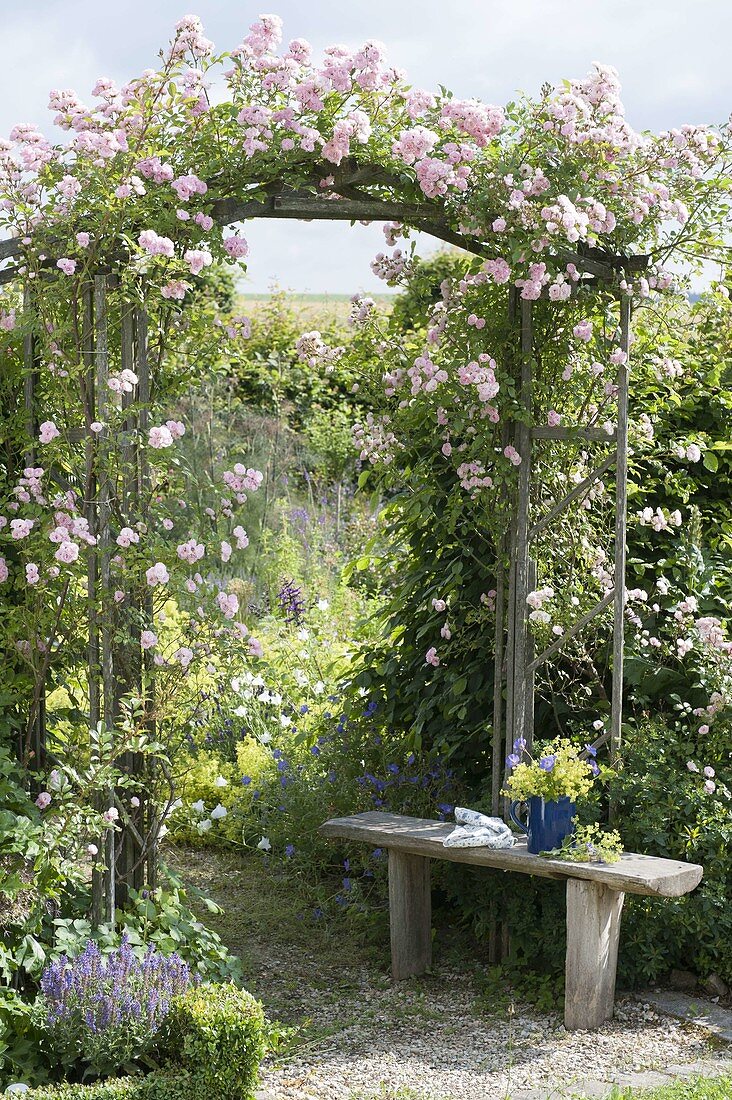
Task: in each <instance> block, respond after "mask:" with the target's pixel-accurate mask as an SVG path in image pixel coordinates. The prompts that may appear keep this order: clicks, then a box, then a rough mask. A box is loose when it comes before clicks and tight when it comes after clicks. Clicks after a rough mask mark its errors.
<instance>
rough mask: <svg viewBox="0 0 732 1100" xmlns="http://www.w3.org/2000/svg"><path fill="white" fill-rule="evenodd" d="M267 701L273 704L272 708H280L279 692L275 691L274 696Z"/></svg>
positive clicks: (280, 697) (280, 698)
mask: <svg viewBox="0 0 732 1100" xmlns="http://www.w3.org/2000/svg"><path fill="white" fill-rule="evenodd" d="M269 701H270V703H273V704H274V706H276V707H279V706H281V705H282V696H281V695H280V693H279V691H275V692H274V694H272V695H270V697H269Z"/></svg>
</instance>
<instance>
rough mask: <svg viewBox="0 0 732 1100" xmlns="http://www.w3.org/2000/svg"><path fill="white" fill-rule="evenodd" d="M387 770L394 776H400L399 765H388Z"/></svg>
mask: <svg viewBox="0 0 732 1100" xmlns="http://www.w3.org/2000/svg"><path fill="white" fill-rule="evenodd" d="M386 770H387V771H390V772H391V774H392V775H399V765H398V764H387V768H386Z"/></svg>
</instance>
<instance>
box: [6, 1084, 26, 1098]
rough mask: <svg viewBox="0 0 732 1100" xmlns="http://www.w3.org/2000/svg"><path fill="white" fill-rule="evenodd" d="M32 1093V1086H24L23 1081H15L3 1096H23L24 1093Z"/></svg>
mask: <svg viewBox="0 0 732 1100" xmlns="http://www.w3.org/2000/svg"><path fill="white" fill-rule="evenodd" d="M29 1091H30V1085H24V1084H23V1082H22V1081H15V1082H14V1083H13V1084H12V1085H8V1087H7V1088H6V1090H5V1092H4V1093H3V1096H21V1095H22V1094H23V1093H24V1092H29Z"/></svg>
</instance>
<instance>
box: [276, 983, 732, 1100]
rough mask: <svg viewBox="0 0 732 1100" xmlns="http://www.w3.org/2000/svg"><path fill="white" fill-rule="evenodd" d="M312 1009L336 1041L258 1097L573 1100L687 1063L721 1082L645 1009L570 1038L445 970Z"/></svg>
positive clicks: (631, 1007) (686, 1031)
mask: <svg viewBox="0 0 732 1100" xmlns="http://www.w3.org/2000/svg"><path fill="white" fill-rule="evenodd" d="M425 986H427V987H425ZM309 1009H310V1012H312V1013H313V1015H314V1016H315V1018H316V1019H317V1022H318V1027H319V1029H321V1030H322V1031H325V1032H328V1031H330V1034H325V1035H324V1036H323V1037H322V1038H321V1039H319V1040H318V1041H316V1042H313V1043H312V1044H311V1045H309V1046H307V1047H305V1048H300V1049H299V1050H296V1051H295V1052H294V1054H293V1055H292V1056H291V1057H290V1058H288V1059H286V1060H284V1061H281V1062H280V1063H279V1064H275V1065H271V1066H267V1067H265V1070H264V1073H263V1077H262V1090H261V1095H262V1096H263V1097H266V1098H270V1097H271V1098H273V1100H274V1098H276V1100H356V1098H357V1097H358V1098H359V1100H361V1098H362V1097H363V1098H364V1100H365V1098H367V1097H391V1096H399V1097H400V1100H401V1096H402V1095H403V1096H404V1100H407V1098H409V1100H412V1098H414V1100H417V1098H419V1100H489V1098H490V1100H493V1098H496V1100H498V1098H501V1097H504V1096H507V1095H510V1096H513V1095H515V1094H516V1093H518V1094H519V1095H520V1094H521V1093H522V1092H524V1090H531V1092H532V1093H534V1092H535V1093H536V1094H537V1096H544V1095H546V1094H547V1093H553V1094H554V1095H557V1096H558V1095H560V1094H562V1093H564V1094H565V1095H566V1094H567V1092H576V1091H577V1090H580V1089H582V1085H583V1083H584V1082H586V1081H587V1079H588V1078H591V1079H593V1081H595V1082H600V1081H606V1082H612V1081H615V1080H620V1081H624V1080H625V1078H626V1077H627V1078H628V1080H630V1081H632V1080H633V1077H632V1075H634V1074H639V1073H640V1072H641V1071H647V1070H665V1069H666V1067H668V1066H671V1065H674V1064H677V1065H680V1064H685V1063H689V1062H695V1063H702V1066H701V1067H700V1069H701V1068H703V1066H704V1064H705V1063H706V1062H707V1061H708V1062H709V1070H710V1073H711V1072H713V1071H714V1070H716V1071H717V1072H718V1071H719V1067H718V1064H717V1063H718V1061H719V1056H718V1057H717V1058H716V1059H714V1063H715V1064H714V1065H713V1064H712V1058H711V1057H710V1048H709V1042H708V1039H707V1037H706V1036H704V1035H703V1034H702V1033H701V1032H699V1031H698V1030H697V1029H695V1028H689V1027H688V1026H684V1025H683V1024H680V1023H678V1022H676V1021H673V1020H669V1019H668V1018H667V1017H663V1016H658V1015H657V1014H655V1013H654V1012H653V1011H652V1010H651V1009H650V1008H648V1007H646V1006H644V1005H640V1004H637V1003H634V1002H631V1001H627V1002H621V1004H620V1005H619V1006H618V1010H617V1014H616V1019H615V1020H614V1021H613V1022H612V1023H611V1024H610V1025H609V1026H607V1027H606V1028H604V1029H603V1030H602V1031H600V1032H597V1033H594V1034H591V1035H588V1034H587V1033H583V1032H574V1033H568V1032H567V1031H565V1029H564V1026H563V1025H562V1024H561V1022H560V1020H559V1019H558V1018H552V1017H547V1016H538V1015H535V1014H533V1013H530V1012H529V1011H528V1010H526V1009H522V1008H520V1007H516V1009H515V1010H514V1011H513V1012H511V1009H510V1008H509V1010H508V1011H507V1010H506V1009H501V1010H499V1011H497V1012H496V1013H495V1014H491V1013H490V1012H488V1011H485V1010H483V1011H480V1009H479V1008H477V1007H476V1004H475V998H474V995H473V993H472V991H471V989H470V984H469V980H467V984H466V975H464V974H461V973H456V972H455V971H454V970H443V969H440V968H439V967H438V968H437V969H436V970H435V972H434V973H433V975H432V976H431V977H430V978H429V979H428V980H427V982H422V983H420V985H419V986H417V985H414V986H412V987H410V988H404V987H396V988H387V989H384V988H379V987H376V988H374V986H373V985H372V984H371V983H370V982H369V977H368V975H367V974H366V975H364V979H363V984H362V985H361V988H360V989H359V991H358V993H357V994H356V995H355V996H353V997H348V998H345V999H342V1000H341V999H340V998H339V999H336V1000H331V999H328V1000H327V1002H326V1003H325V1004H321V1005H318V1004H313V1003H312V1001H311V1002H310V1005H309ZM331 1029H332V1030H331ZM729 1069H730V1072H732V1057H730V1059H729ZM399 1090H413V1091H403V1092H402V1093H401V1094H400V1092H399ZM582 1091H584V1090H583V1089H582ZM608 1091H609V1088H608Z"/></svg>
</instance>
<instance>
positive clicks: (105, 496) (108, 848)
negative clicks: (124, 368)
mask: <svg viewBox="0 0 732 1100" xmlns="http://www.w3.org/2000/svg"><path fill="white" fill-rule="evenodd" d="M108 289H109V288H108V277H107V275H105V274H97V275H95V276H94V330H95V347H94V354H95V361H96V378H95V382H96V408H97V416H98V417H99V418H100V419H101V421H102V423H104V422H105V420H106V417H107V406H108V393H109V388H108V386H107V381H108V379H109V330H108V325H109V314H108V309H109V304H108ZM97 458H98V467H97V483H98V525H99V534H98V536H97V538H98V543H97V552H98V556H99V596H100V603H101V607H102V614H101V617H100V623H99V627H100V629H99V634H100V650H101V653H100V659H101V679H102V721H103V723H104V727H105V729H106V731H107V736H108V737H112V736H113V731H114V719H115V685H114V659H113V653H112V645H113V604H112V600H113V597H112V583H111V557H112V551H111V545H112V533H111V525H110V524H111V514H110V512H111V493H112V487H111V484H110V476H109V440H108V439H107V438H105V437H104V435H102V438H101V439H100V440H99V444H98V448H97ZM113 804H114V791H112V790H107V791H106V793H105V808H108V807H110V806H112V805H113ZM115 847H116V836H115V833H114V831H113V830H112V829H108V830H107V832H106V834H105V865H106V868H105V872H104V910H103V915H104V919H105V920H107V921H108V922H110V923H111V922H113V921H114V912H115V908H116V901H115V887H116V883H115V874H114V866H115Z"/></svg>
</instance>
